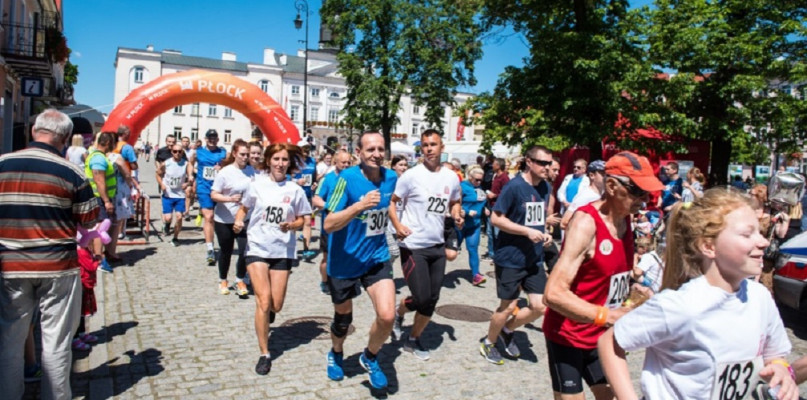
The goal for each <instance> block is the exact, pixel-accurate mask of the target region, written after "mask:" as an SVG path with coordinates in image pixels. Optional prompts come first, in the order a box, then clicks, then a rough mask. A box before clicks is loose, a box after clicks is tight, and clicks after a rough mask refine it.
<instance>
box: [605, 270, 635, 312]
mask: <svg viewBox="0 0 807 400" xmlns="http://www.w3.org/2000/svg"><path fill="white" fill-rule="evenodd" d="M629 274H630V273H629V272H627V271H626V272H622V273H619V274H613V275H611V282H610V284H609V285H608V300H607V301H606V302H605V306H606V307H608V308H619V307H621V306H622V303H624V302H625V300H627V299H628V294H630V277H629Z"/></svg>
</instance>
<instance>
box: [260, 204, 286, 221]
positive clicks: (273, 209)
mask: <svg viewBox="0 0 807 400" xmlns="http://www.w3.org/2000/svg"><path fill="white" fill-rule="evenodd" d="M264 212H265V213H266V214H265V215H264V218H263V220H264V221H265V222H266V223H267V224H270V225H280V223H281V222H284V221H286V207H278V206H269V207H266V210H265V211H264Z"/></svg>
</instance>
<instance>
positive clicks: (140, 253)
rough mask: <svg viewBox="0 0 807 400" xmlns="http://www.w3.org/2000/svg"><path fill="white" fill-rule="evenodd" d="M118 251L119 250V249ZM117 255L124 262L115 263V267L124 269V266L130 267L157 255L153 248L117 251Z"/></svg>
mask: <svg viewBox="0 0 807 400" xmlns="http://www.w3.org/2000/svg"><path fill="white" fill-rule="evenodd" d="M118 249H119V250H120V249H121V248H120V247H119V248H118ZM118 253H119V255H120V256H121V258H123V260H124V261H123V262H120V263H117V264H116V265H115V267H125V266H132V265H134V264H136V263H137V262H139V261H140V260H143V259H144V258H146V257H148V256H153V255H155V254H157V249H156V248H155V247H145V248H142V249H131V250H128V251H119V252H118Z"/></svg>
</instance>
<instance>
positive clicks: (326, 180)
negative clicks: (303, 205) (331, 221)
mask: <svg viewBox="0 0 807 400" xmlns="http://www.w3.org/2000/svg"><path fill="white" fill-rule="evenodd" d="M338 179H339V175H337V174H336V171H331V172H329V173H328V174H326V175H325V176H324V177H323V178H322V180H321V181H320V182H319V186H317V196H319V197H320V198H322V201H324V202H325V204H326V205H327V204H328V199H329V198H330V197H331V194H333V189H334V188H335V187H336V181H337V180H338ZM327 216H328V210H327V209H325V210H322V216H321V217H320V220H319V222H320V232H322V234H323V235H327V233H325V217H327Z"/></svg>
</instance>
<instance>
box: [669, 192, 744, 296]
mask: <svg viewBox="0 0 807 400" xmlns="http://www.w3.org/2000/svg"><path fill="white" fill-rule="evenodd" d="M744 206H748V207H751V206H752V202H751V197H750V196H747V195H745V194H743V193H742V192H740V191H739V190H737V189H735V188H731V187H729V188H713V189H709V190H707V191H705V192H704V193H703V196H702V197H700V198H699V199H697V200H695V201H693V202H691V203H690V202H687V203H681V202H679V203H678V204H676V205H675V206H674V207H673V210H672V213H671V214H670V218H669V222H668V226H667V244H666V246H667V248H666V251H665V252H664V265H665V268H664V278H663V280H662V290H663V289H667V288H669V289H673V290H675V289H678V288H679V287H681V285H683V284H684V283H686V282H687V281H689V280H690V279H693V278H696V277H698V276H701V275H703V271H701V261H702V253H701V250H700V246H701V245H702V244H704V243H708V242H713V241H714V240H715V239H716V238H717V236H718V235H719V234H720V232H721V231H722V230H723V229H724V228H725V226H726V220H725V216H726V214H728V213H730V212H732V211H734V210H736V209H738V208H740V207H744Z"/></svg>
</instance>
